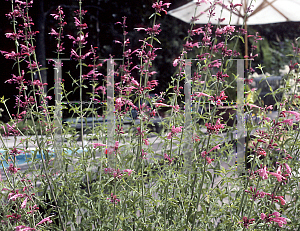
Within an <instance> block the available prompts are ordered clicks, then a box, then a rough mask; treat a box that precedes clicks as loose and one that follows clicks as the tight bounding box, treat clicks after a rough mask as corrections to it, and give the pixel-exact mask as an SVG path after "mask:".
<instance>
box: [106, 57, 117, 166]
mask: <svg viewBox="0 0 300 231" xmlns="http://www.w3.org/2000/svg"><path fill="white" fill-rule="evenodd" d="M114 68H115V67H114V59H109V60H107V114H106V121H107V144H106V145H107V149H106V154H107V162H108V166H113V164H114V159H115V158H114V157H115V155H114V152H112V149H113V148H114V146H115V138H114V136H115V115H114V111H115V107H114V84H115V83H114Z"/></svg>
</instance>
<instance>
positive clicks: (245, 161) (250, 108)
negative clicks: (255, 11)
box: [0, 0, 300, 231]
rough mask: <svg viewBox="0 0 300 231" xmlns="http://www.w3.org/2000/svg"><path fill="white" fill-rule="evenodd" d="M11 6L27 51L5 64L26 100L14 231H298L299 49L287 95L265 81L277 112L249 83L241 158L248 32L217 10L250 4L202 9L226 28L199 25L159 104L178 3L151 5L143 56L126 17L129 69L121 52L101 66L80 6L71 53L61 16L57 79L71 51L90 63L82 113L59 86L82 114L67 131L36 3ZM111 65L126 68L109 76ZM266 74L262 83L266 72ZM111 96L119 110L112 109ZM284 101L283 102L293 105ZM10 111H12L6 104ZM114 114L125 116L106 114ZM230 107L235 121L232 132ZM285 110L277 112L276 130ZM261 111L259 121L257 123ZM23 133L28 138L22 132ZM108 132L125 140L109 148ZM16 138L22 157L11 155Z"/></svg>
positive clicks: (9, 170)
mask: <svg viewBox="0 0 300 231" xmlns="http://www.w3.org/2000/svg"><path fill="white" fill-rule="evenodd" d="M11 4H12V10H11V12H10V13H8V14H7V17H8V19H9V20H11V21H12V26H13V28H14V30H13V32H12V33H7V34H6V37H7V38H8V39H11V40H13V41H14V43H15V50H14V51H10V52H8V51H1V53H2V54H3V56H4V57H5V58H6V59H11V60H13V61H14V62H15V65H14V68H13V74H12V76H11V78H10V79H8V80H7V81H6V83H5V84H14V85H16V88H17V90H18V94H17V95H16V97H15V99H14V100H15V107H16V112H15V113H9V112H8V113H9V116H10V119H11V121H10V122H9V123H6V124H3V123H2V124H1V135H0V138H1V142H2V146H1V147H2V149H3V150H4V153H2V150H1V152H0V155H1V165H2V169H3V170H2V171H1V175H0V176H1V178H0V187H1V188H0V190H1V201H2V204H1V206H0V213H1V216H0V226H1V228H2V229H3V230H23V231H24V230H280V229H286V230H297V229H299V224H298V217H299V212H298V207H299V202H298V200H297V198H298V195H297V189H298V182H299V174H298V171H297V169H299V163H298V159H299V142H298V137H299V129H298V128H299V124H298V122H299V121H300V113H299V112H298V107H299V99H300V96H298V95H297V94H298V93H297V92H296V90H295V88H292V84H291V83H292V81H294V82H295V85H296V86H298V84H299V81H298V80H299V73H298V64H297V62H298V60H297V59H298V56H299V51H300V49H299V48H298V44H293V47H294V49H293V51H294V54H293V56H292V60H291V63H290V65H289V66H290V71H289V73H288V74H287V75H286V76H285V77H284V78H283V86H282V87H281V88H280V89H277V90H276V91H275V90H273V89H272V87H271V85H270V83H269V82H268V79H266V82H267V85H268V87H269V88H270V89H271V95H272V96H273V98H274V100H275V102H276V103H275V105H264V103H261V101H259V102H255V101H254V100H252V98H253V97H252V98H251V97H250V96H253V95H255V94H256V90H255V89H251V87H252V85H251V84H252V83H251V82H252V80H251V78H246V79H245V84H246V86H245V89H250V90H249V91H247V93H246V94H247V97H246V100H245V102H242V104H243V106H242V110H243V111H244V114H245V118H244V119H245V135H246V138H245V144H244V143H243V148H244V153H242V154H241V153H237V151H236V150H237V146H238V142H240V141H239V139H238V138H237V134H236V133H237V132H236V130H235V128H236V124H235V122H233V125H232V126H231V125H229V120H230V119H232V120H234V117H235V116H236V114H235V113H236V106H235V105H233V106H226V105H229V102H228V99H229V97H232V96H231V95H230V94H229V93H228V92H229V91H228V89H230V88H234V82H235V81H236V80H237V78H238V76H236V75H235V74H233V72H232V71H231V67H233V66H234V63H233V61H232V60H231V59H232V58H239V57H241V54H240V53H239V51H238V50H236V47H237V45H236V44H238V43H239V42H243V40H242V39H241V37H242V36H244V34H245V33H246V32H245V30H244V29H243V28H238V27H236V26H233V25H231V24H230V21H231V19H230V18H231V16H230V18H229V23H228V25H224V26H221V25H220V22H224V20H227V19H225V18H224V17H223V16H222V15H216V13H215V9H216V6H217V5H221V6H223V7H226V8H227V9H229V10H230V11H231V15H232V14H234V13H237V12H238V10H239V9H240V8H241V7H244V8H245V9H247V10H248V11H250V10H251V8H250V6H243V5H242V4H233V2H230V3H229V4H228V5H224V2H223V1H208V0H198V1H197V2H196V6H197V7H199V6H201V5H202V4H203V5H204V4H206V5H207V6H208V10H207V15H208V20H209V22H212V21H213V20H214V19H215V18H217V21H218V24H217V25H216V26H213V25H212V24H211V23H208V24H206V25H204V26H196V24H195V22H196V15H193V16H192V18H191V19H192V21H191V27H190V29H189V31H188V36H187V38H186V39H185V40H184V41H183V42H182V51H181V52H180V53H179V54H176V57H177V58H176V59H175V60H174V62H173V66H174V67H176V68H177V70H176V72H175V73H174V75H173V76H172V80H171V82H170V83H169V87H168V89H166V90H165V91H164V92H160V93H159V94H158V93H157V94H154V96H152V93H153V92H155V88H156V87H157V85H158V84H159V83H160V81H163V77H162V76H157V70H156V69H155V61H156V57H157V55H158V54H162V55H163V53H164V46H163V45H162V44H161V43H160V40H159V38H160V37H159V36H160V35H161V31H162V24H160V22H159V19H160V16H162V14H164V15H166V14H167V10H168V9H169V7H170V3H166V2H163V1H156V2H154V3H152V4H151V6H150V7H151V9H152V10H153V14H152V15H151V16H150V22H151V24H152V25H151V26H149V27H147V26H145V27H139V28H135V30H136V31H137V32H139V33H140V34H142V35H143V36H144V37H145V38H144V39H141V40H140V41H139V44H140V46H139V47H138V48H135V47H132V46H134V45H132V44H131V41H130V37H129V33H128V31H127V25H126V19H127V18H126V17H123V18H122V21H121V22H117V23H116V28H120V27H121V30H122V32H121V33H122V37H123V40H122V41H117V40H115V43H117V44H119V45H120V47H121V49H122V59H121V61H119V60H116V58H115V57H114V56H113V54H111V56H110V57H104V58H103V59H102V58H101V57H99V54H98V52H97V49H98V48H97V47H94V46H93V45H90V44H88V30H89V28H88V25H87V23H85V20H84V17H86V16H87V11H86V10H84V9H83V5H84V2H83V1H81V0H79V1H78V4H79V5H78V10H76V11H75V12H74V16H75V17H74V22H73V23H74V25H75V27H76V33H75V34H69V35H68V36H67V37H68V38H69V39H70V40H71V43H72V48H71V50H70V51H66V50H67V49H65V48H64V46H63V45H64V39H66V38H64V26H65V25H66V22H64V19H65V16H64V11H63V9H62V7H58V8H57V9H56V11H55V13H53V14H51V16H52V17H54V19H55V21H56V22H57V25H56V27H55V29H51V30H50V31H49V34H50V35H51V36H54V37H55V39H56V50H55V53H56V56H57V57H56V59H53V60H51V61H54V65H53V66H54V70H55V71H58V70H59V68H61V67H62V62H61V59H62V55H63V53H68V54H70V58H71V59H73V60H75V61H76V62H77V65H76V68H75V67H74V70H75V71H74V72H72V75H71V74H70V76H71V78H72V79H73V86H75V88H76V87H77V89H78V90H79V101H80V103H79V105H72V104H71V102H70V100H69V99H68V96H69V92H67V91H66V89H65V87H64V84H63V83H61V82H60V83H59V84H60V87H61V89H62V93H63V94H62V98H63V99H64V100H66V101H67V102H68V103H69V105H68V106H69V112H73V118H72V120H66V122H65V123H64V124H63V123H62V122H61V120H60V118H58V117H59V116H58V115H57V114H56V112H57V111H55V110H58V109H59V108H61V106H62V105H61V102H56V103H57V104H56V108H54V107H52V106H49V105H48V101H49V100H50V99H51V95H50V94H49V93H50V91H49V92H46V91H45V87H46V85H47V83H44V82H43V80H42V77H41V72H40V71H41V67H40V65H39V63H38V61H37V59H36V54H35V45H34V36H35V35H36V34H37V33H38V32H34V31H32V30H31V27H32V25H33V22H32V19H31V18H30V16H29V12H30V11H29V9H30V7H31V6H32V1H20V0H14V1H11ZM250 4H252V1H251V3H250ZM195 12H196V11H195ZM249 38H250V39H251V41H252V40H253V45H252V46H251V52H250V55H249V56H248V57H245V58H247V59H248V61H249V68H248V69H249V70H246V71H247V73H251V72H252V71H253V70H254V69H253V67H251V65H252V62H251V60H252V59H255V58H257V57H258V56H259V55H258V54H255V53H254V52H255V51H256V49H257V43H259V42H260V40H261V39H262V38H261V37H260V36H259V35H258V34H255V35H249ZM232 41H233V43H232ZM100 58H101V60H102V61H103V60H104V62H101V60H100ZM135 60H138V61H137V62H136V61H135ZM135 62H136V63H135ZM105 64H106V65H107V67H106V65H105ZM112 64H113V65H112ZM110 65H111V66H117V68H116V70H114V69H113V70H110V69H109V66H110ZM42 68H44V67H42ZM105 68H106V69H105ZM258 69H260V70H261V71H262V72H263V68H262V67H261V66H259V67H258ZM102 70H106V73H105V71H103V72H102ZM189 70H190V71H189ZM192 70H193V72H192ZM74 73H76V74H74ZM110 78H113V79H114V81H113V84H112V82H111V79H110ZM189 78H190V79H189ZM158 80H159V81H158ZM85 88H87V89H89V91H90V92H88V95H89V100H88V101H84V100H83V99H84V89H85ZM112 88H113V95H114V98H112V99H109V97H110V95H109V94H108V93H111V92H109V91H110V90H111V89H112ZM74 91H75V90H74ZM277 92H281V93H282V95H283V97H282V98H281V99H280V98H278V97H277V96H276V93H277ZM248 96H249V97H248ZM0 100H1V103H3V104H4V106H5V108H6V109H7V106H6V102H7V100H6V99H5V98H4V97H2V98H0ZM184 101H185V102H184ZM109 102H112V103H113V105H108V103H109ZM189 102H190V104H191V105H190V106H189V105H188V104H189ZM110 106H113V113H112V115H113V118H109V116H108V115H109V112H106V111H107V109H108V108H109V107H110ZM224 108H225V112H224ZM226 108H227V109H226ZM229 109H230V110H233V111H234V112H233V114H230V113H229V116H228V117H229V120H228V121H227V118H226V114H227V111H226V110H229ZM274 109H276V110H277V111H276V113H277V114H276V116H275V117H272V118H271V117H270V113H271V112H272V111H273V112H274ZM64 110H65V109H64ZM222 110H223V111H222ZM54 111H55V112H54ZM254 113H255V114H256V115H257V116H259V118H260V120H259V121H258V122H255V121H254V120H252V114H254ZM133 114H136V116H134V115H133ZM162 114H165V115H167V116H166V117H164V118H162V117H161V116H160V115H162ZM90 117H92V120H91V121H90ZM73 119H74V120H73ZM29 121H32V123H33V124H30V122H29ZM35 121H37V122H36V123H35ZM111 121H113V122H111ZM157 121H158V122H157ZM23 122H24V123H25V125H26V126H25V128H23V129H21V128H20V124H21V123H23ZM90 124H91V125H90ZM89 126H91V127H89ZM109 126H111V127H109ZM109 129H111V130H113V133H114V136H113V137H111V138H112V140H111V141H110V142H109V141H108V138H109V137H108V130H109ZM154 129H155V130H154ZM76 130H77V131H76ZM58 131H60V132H58ZM30 132H32V133H33V134H34V136H29V134H30ZM57 133H59V134H58V135H59V138H60V139H57V137H56V136H55V135H56V134H57ZM234 136H236V137H234ZM9 139H13V140H12V141H13V142H12V143H13V145H10V146H8V141H9ZM238 155H242V157H243V158H242V160H240V159H237V156H238ZM244 155H245V156H244ZM22 156H26V158H27V159H28V160H29V161H28V163H27V164H25V165H19V164H18V159H19V157H22ZM39 156H40V158H41V160H40V159H38V158H39ZM26 168H28V169H27V170H26Z"/></svg>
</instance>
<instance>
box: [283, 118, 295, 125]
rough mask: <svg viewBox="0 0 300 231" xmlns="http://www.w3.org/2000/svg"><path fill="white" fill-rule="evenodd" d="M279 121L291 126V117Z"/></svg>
mask: <svg viewBox="0 0 300 231" xmlns="http://www.w3.org/2000/svg"><path fill="white" fill-rule="evenodd" d="M281 123H285V124H287V125H289V126H293V120H292V119H286V120H283V121H282V122H281Z"/></svg>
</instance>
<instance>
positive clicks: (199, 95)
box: [194, 92, 212, 98]
mask: <svg viewBox="0 0 300 231" xmlns="http://www.w3.org/2000/svg"><path fill="white" fill-rule="evenodd" d="M194 96H196V97H201V96H207V97H210V98H211V97H212V96H210V95H208V94H205V93H203V92H195V93H194Z"/></svg>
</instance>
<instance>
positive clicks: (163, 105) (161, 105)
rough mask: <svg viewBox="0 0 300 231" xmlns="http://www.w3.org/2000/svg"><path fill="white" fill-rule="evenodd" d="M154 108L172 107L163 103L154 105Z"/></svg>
mask: <svg viewBox="0 0 300 231" xmlns="http://www.w3.org/2000/svg"><path fill="white" fill-rule="evenodd" d="M153 105H155V106H156V107H172V106H171V105H168V104H165V103H154V104H153Z"/></svg>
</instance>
